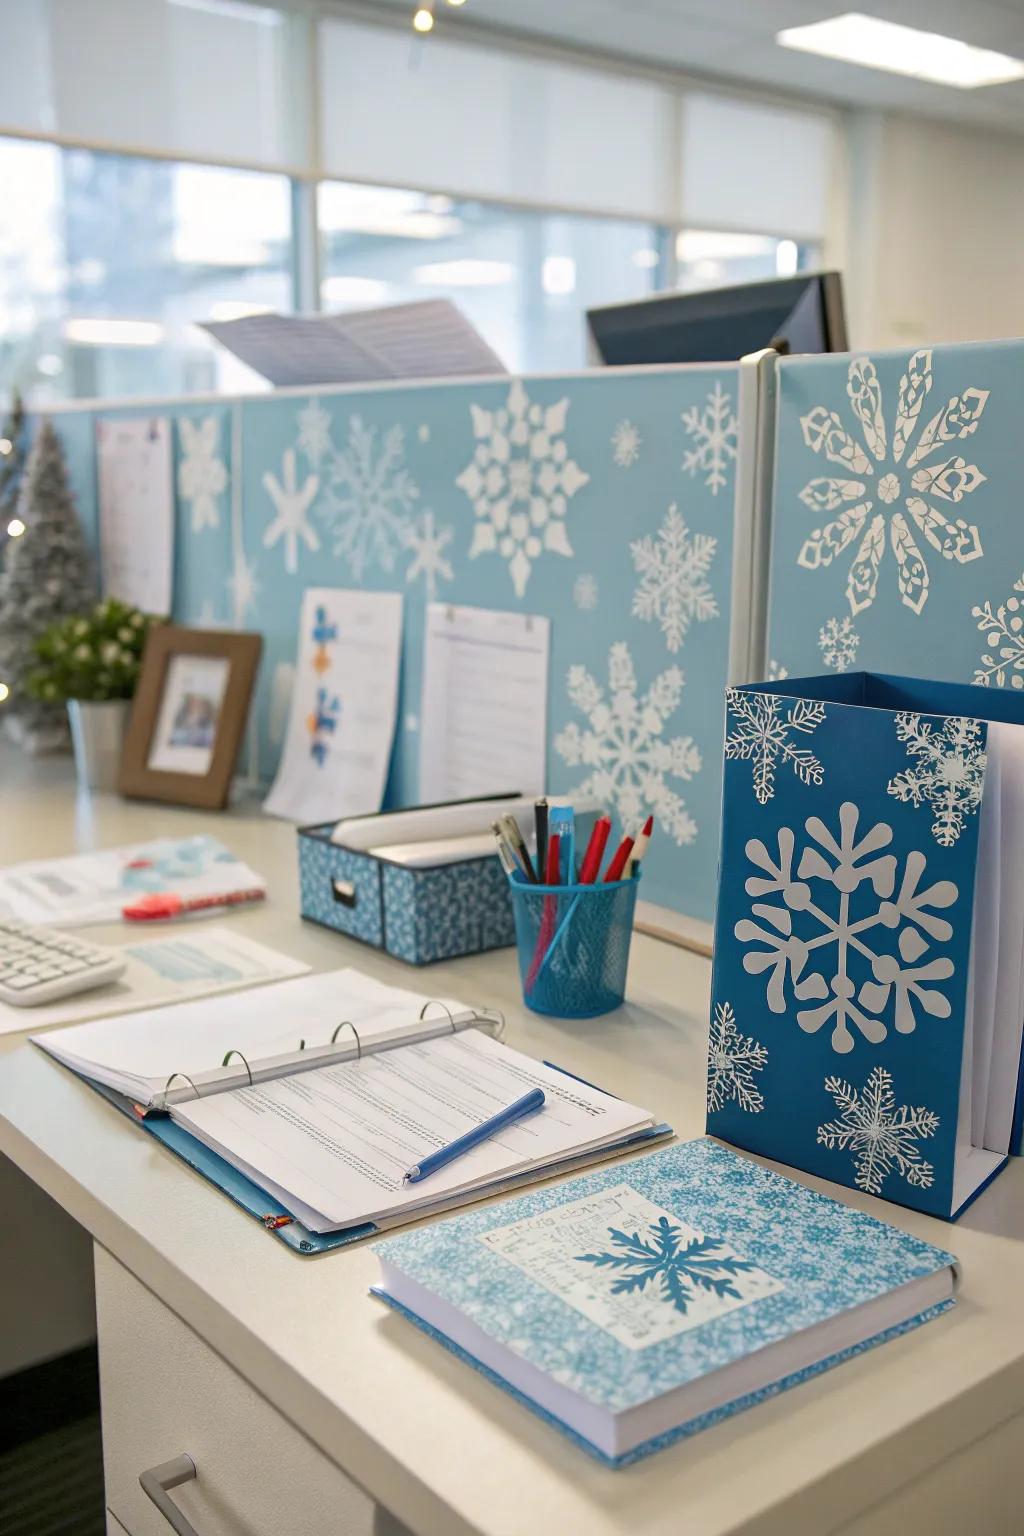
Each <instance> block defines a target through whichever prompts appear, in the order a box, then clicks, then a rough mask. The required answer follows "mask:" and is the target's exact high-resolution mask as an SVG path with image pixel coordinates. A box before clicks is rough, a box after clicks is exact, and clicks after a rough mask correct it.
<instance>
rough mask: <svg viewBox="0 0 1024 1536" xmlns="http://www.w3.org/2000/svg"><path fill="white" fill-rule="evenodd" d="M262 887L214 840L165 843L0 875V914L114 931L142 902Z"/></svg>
mask: <svg viewBox="0 0 1024 1536" xmlns="http://www.w3.org/2000/svg"><path fill="white" fill-rule="evenodd" d="M265 890H266V881H265V880H264V879H263V877H262V876H261V875H258V874H256V872H255V870H252V869H250V868H249V866H248V865H247V864H243V863H242V862H241V860H240V859H236V858H235V856H234V855H233V854H232V853H231V852H229V850H228V849H227V848H225V847H224V844H223V843H219V842H218V841H217V840H216V838H213V837H206V836H199V837H164V838H158V839H156V840H155V841H154V842H151V843H135V844H133V845H132V846H131V847H128V848H105V849H103V850H101V851H100V852H98V853H79V854H72V855H71V856H70V857H68V858H64V859H35V860H32V861H30V862H28V863H25V864H11V865H8V867H7V868H6V869H0V913H2V914H3V915H5V916H8V917H15V918H20V919H21V920H22V921H23V922H26V923H53V924H55V925H57V926H64V927H68V926H71V927H74V926H77V925H78V924H82V923H115V922H117V921H118V920H119V918H120V916H121V910H122V908H123V907H126V906H130V905H131V904H132V903H133V902H135V901H138V899H139V898H140V897H141V896H143V895H146V894H149V893H152V892H162V893H166V894H170V895H175V896H182V897H193V896H238V895H242V894H243V893H246V892H254V893H261V892H264V891H265Z"/></svg>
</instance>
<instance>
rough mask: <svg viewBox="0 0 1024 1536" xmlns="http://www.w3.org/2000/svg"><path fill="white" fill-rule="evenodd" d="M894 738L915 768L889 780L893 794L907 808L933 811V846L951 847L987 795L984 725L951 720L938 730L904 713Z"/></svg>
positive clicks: (955, 717)
mask: <svg viewBox="0 0 1024 1536" xmlns="http://www.w3.org/2000/svg"><path fill="white" fill-rule="evenodd" d="M896 734H897V736H898V737H899V739H900V741H902V742H904V743H905V745H906V748H907V755H908V757H912V758H915V759H916V766H915V767H913V768H907V769H905V770H904V771H903V772H902V773H897V774H896V775H895V776H894V777H893V778H891V779H890V780H889V785H888V788H889V793H890V795H894V796H895V797H896V799H897V800H901V801H902V802H903V803H904V805H913V806H929V807H930V808H931V813H932V834H933V836H934V838H935V841H936V842H937V843H938V844H939V845H940V846H941V847H943V848H951V847H952V846H953V844H954V843H955V842H956V840H957V838H958V837H959V836H960V833H961V832H962V831H963V829H964V826H965V825H966V821H967V817H968V816H972V815H974V813H975V812H976V811H977V810H978V808H979V807H980V805H981V801H982V796H983V794H984V791H985V765H986V763H987V762H988V754H987V753H986V751H985V731H984V727H983V725H982V722H981V721H980V720H971V719H969V718H967V717H965V716H963V715H948V716H946V717H945V718H944V719H943V720H942V721H941V723H940V724H939V725H938V726H936V725H935V724H933V722H932V721H930V720H922V718H921V716H920V715H914V714H908V713H902V712H901V713H900V714H897V716H896Z"/></svg>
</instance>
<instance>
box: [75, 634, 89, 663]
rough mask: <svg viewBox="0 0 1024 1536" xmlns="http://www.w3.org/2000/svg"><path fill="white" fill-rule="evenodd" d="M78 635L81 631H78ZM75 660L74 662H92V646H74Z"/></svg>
mask: <svg viewBox="0 0 1024 1536" xmlns="http://www.w3.org/2000/svg"><path fill="white" fill-rule="evenodd" d="M79 634H81V630H79ZM75 660H76V661H91V660H92V646H91V645H76V646H75Z"/></svg>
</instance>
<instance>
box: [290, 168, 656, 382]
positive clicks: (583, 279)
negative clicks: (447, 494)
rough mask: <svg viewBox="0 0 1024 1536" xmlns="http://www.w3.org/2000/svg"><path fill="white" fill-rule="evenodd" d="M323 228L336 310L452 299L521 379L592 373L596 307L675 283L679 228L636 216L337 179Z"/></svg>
mask: <svg viewBox="0 0 1024 1536" xmlns="http://www.w3.org/2000/svg"><path fill="white" fill-rule="evenodd" d="M318 221H319V228H320V244H321V289H320V292H321V302H322V305H323V308H324V309H326V310H342V309H350V308H357V307H360V306H366V305H370V304H394V303H399V302H403V301H408V300H412V299H425V298H448V299H451V300H453V301H454V302H455V303H456V304H458V306H459V307H460V308H461V309H462V311H463V312H464V313H465V314H466V315H467V316H468V318H469V319H470V320H471V321H472V323H473V324H474V325H475V326H476V327H477V329H478V330H479V331H480V332H481V334H482V335H483V336H484V337H485V338H486V340H487V341H488V342H489V343H490V345H491V346H492V347H493V348H494V350H495V351H496V352H497V354H498V356H499V357H500V358H501V359H502V361H503V362H504V363H505V364H506V366H507V367H508V368H510V369H511V370H512V371H514V372H547V371H556V370H565V369H572V368H579V367H582V366H583V365H584V363H585V361H586V340H585V335H584V311H585V310H586V309H587V308H589V307H590V306H592V305H595V304H609V303H613V302H615V301H617V300H621V299H631V298H641V297H643V296H644V295H646V294H649V293H654V292H655V291H656V290H657V289H658V288H663V287H665V286H666V284H667V282H668V280H669V272H670V266H669V252H670V245H671V242H670V237H669V234H668V231H667V230H664V229H660V228H658V227H657V226H655V225H653V224H646V223H641V222H636V221H632V220H626V219H611V218H591V217H585V216H582V215H577V214H568V213H567V214H562V213H541V212H536V211H527V210H524V209H521V208H513V207H506V206H503V205H501V204H495V203H484V202H458V201H454V200H453V199H452V198H449V197H443V196H431V195H429V194H427V193H422V192H406V191H399V190H396V189H393V188H385V187H369V186H357V185H354V184H352V183H348V182H338V181H331V182H323V183H321V185H320V187H319V189H318Z"/></svg>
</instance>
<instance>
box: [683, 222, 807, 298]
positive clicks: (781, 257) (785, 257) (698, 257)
mask: <svg viewBox="0 0 1024 1536" xmlns="http://www.w3.org/2000/svg"><path fill="white" fill-rule="evenodd" d="M675 255H676V282H675V285H676V287H677V288H680V289H682V291H683V292H684V293H693V292H695V291H696V290H697V289H699V288H723V287H728V286H730V285H731V284H733V283H757V282H760V281H762V279H764V278H768V277H792V276H793V274H794V273H795V272H804V271H807V270H808V269H811V268H813V267H816V266H817V265H818V264H819V262H820V259H821V252H820V249H819V247H818V246H817V245H813V244H808V243H806V242H801V241H797V240H780V239H777V238H776V237H775V236H774V235H736V234H728V233H725V232H721V231H718V232H716V231H715V230H710V229H687V230H683V231H682V232H681V233H680V234H678V235H677V236H676V240H675Z"/></svg>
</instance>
